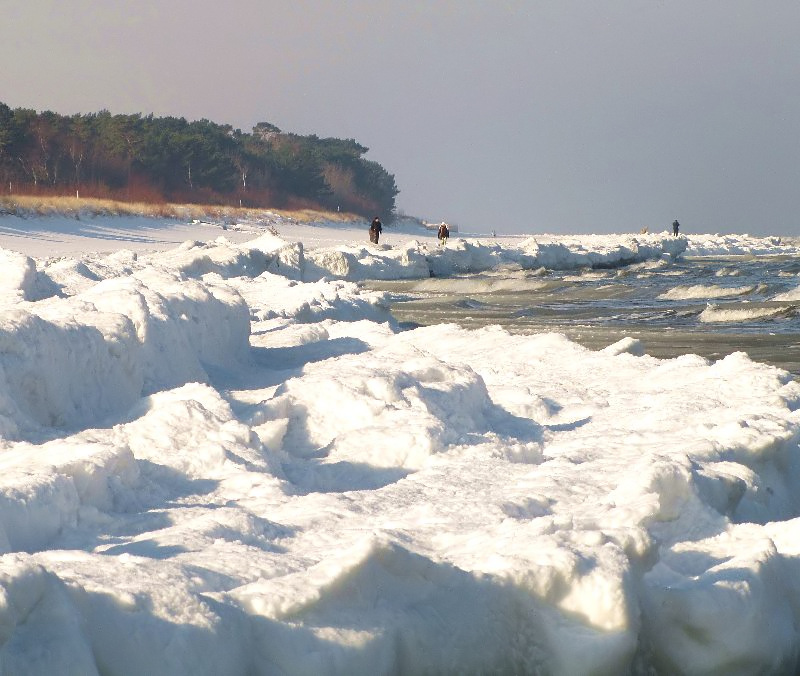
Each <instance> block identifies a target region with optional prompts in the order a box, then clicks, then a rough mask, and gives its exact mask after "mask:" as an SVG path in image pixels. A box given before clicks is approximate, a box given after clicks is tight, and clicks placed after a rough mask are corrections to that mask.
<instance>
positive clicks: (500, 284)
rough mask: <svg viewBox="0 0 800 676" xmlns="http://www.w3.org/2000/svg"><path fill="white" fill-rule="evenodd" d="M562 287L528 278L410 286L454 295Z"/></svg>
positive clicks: (457, 280) (422, 282)
mask: <svg viewBox="0 0 800 676" xmlns="http://www.w3.org/2000/svg"><path fill="white" fill-rule="evenodd" d="M559 286H563V283H562V282H560V281H558V282H553V281H548V280H543V279H532V278H530V277H524V278H520V277H507V278H486V277H451V278H441V277H433V278H430V279H421V280H419V281H417V282H415V283H413V284H412V285H411V286H410V289H411V290H412V291H416V292H423V293H455V294H474V293H496V292H498V291H505V292H526V291H542V290H547V289H553V288H557V287H559Z"/></svg>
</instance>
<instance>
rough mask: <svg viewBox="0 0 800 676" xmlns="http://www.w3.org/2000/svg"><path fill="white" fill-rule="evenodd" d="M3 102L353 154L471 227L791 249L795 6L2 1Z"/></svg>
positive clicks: (417, 207)
mask: <svg viewBox="0 0 800 676" xmlns="http://www.w3.org/2000/svg"><path fill="white" fill-rule="evenodd" d="M0 8H2V10H3V17H4V18H3V21H2V23H0V62H1V63H2V64H3V68H2V69H0V101H2V102H4V103H6V104H7V105H9V106H11V107H12V108H16V107H26V108H34V109H36V110H53V111H55V112H59V113H63V114H73V113H88V112H96V111H99V110H102V109H107V110H109V111H111V112H112V113H136V112H141V113H145V114H147V113H153V114H155V115H175V116H180V117H185V118H187V119H190V120H194V119H202V118H207V119H210V120H213V121H214V122H218V123H220V124H231V125H233V126H234V127H237V128H240V129H242V130H243V131H250V130H251V129H252V127H253V126H254V125H255V124H256V123H258V122H262V121H264V122H271V123H272V124H275V125H277V126H278V127H280V128H281V129H282V130H284V131H287V132H294V133H299V134H317V135H318V136H322V137H327V136H331V137H337V138H354V139H356V140H357V141H358V142H359V143H361V144H363V145H365V146H367V147H368V148H369V149H370V150H369V153H368V154H367V159H371V160H374V161H376V162H379V163H380V164H381V165H383V166H384V167H385V168H386V169H387V170H388V171H389V172H390V173H392V174H393V175H394V176H395V180H396V183H397V186H398V188H399V190H400V193H399V195H398V197H397V207H398V209H399V210H400V211H402V212H404V213H406V214H409V215H413V216H418V217H421V218H426V219H428V220H433V221H439V220H446V221H449V222H451V223H455V224H456V225H458V226H459V227H460V228H461V229H462V230H464V231H483V232H485V231H487V230H489V229H494V230H496V231H498V232H509V233H520V232H554V233H589V232H598V233H607V232H638V231H639V230H640V229H641V228H643V227H648V228H649V229H650V231H655V230H662V229H665V228H667V227H668V226H669V225H670V224H671V223H672V221H673V220H674V219H678V220H679V221H680V222H681V225H682V231H684V232H687V233H690V232H711V233H713V232H721V233H728V232H737V233H745V232H747V233H751V234H762V235H764V234H793V235H798V234H800V208H798V207H800V191H798V186H799V185H800V44H798V42H797V40H796V27H797V26H798V25H800V3H797V2H795V1H794V0H774V1H772V0H770V1H768V2H752V1H745V0H709V1H698V0H671V1H667V0H663V1H659V0H613V1H608V2H597V1H577V0H552V1H532V0H527V1H525V0H520V1H517V0H505V1H498V0H495V1H492V2H489V1H481V0H458V1H456V0H453V1H451V0H440V1H438V2H414V1H410V0H382V1H381V2H374V0H317V1H309V0H268V1H265V0H228V2H226V3H220V2H219V1H218V0H213V1H212V0H191V1H189V0H138V1H137V2H124V1H122V0H106V2H99V1H98V0H72V1H71V2H69V3H63V2H60V0H58V1H57V0H0Z"/></svg>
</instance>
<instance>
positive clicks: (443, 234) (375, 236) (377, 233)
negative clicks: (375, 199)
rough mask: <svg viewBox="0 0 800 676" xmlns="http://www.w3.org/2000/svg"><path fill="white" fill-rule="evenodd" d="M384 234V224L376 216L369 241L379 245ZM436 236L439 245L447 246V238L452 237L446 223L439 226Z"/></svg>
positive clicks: (371, 224) (370, 225)
mask: <svg viewBox="0 0 800 676" xmlns="http://www.w3.org/2000/svg"><path fill="white" fill-rule="evenodd" d="M382 232H383V223H381V219H380V218H378V217H377V216H375V218H373V219H372V223H370V224H369V241H370V242H372V243H373V244H377V243H378V240H379V239H380V238H381V233H382ZM436 236H437V237H438V238H439V244H442V245H445V244H447V238H448V237H450V228H448V227H447V224H446V223H442V224H441V225H440V226H439V232H438V233H436Z"/></svg>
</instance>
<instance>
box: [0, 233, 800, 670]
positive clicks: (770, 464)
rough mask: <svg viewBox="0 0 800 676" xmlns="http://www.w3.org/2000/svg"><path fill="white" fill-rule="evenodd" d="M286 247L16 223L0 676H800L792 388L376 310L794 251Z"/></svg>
mask: <svg viewBox="0 0 800 676" xmlns="http://www.w3.org/2000/svg"><path fill="white" fill-rule="evenodd" d="M15 227H16V226H15ZM274 227H275V229H276V230H277V231H278V233H279V235H280V237H276V236H275V235H273V234H270V233H268V232H264V228H263V227H261V228H260V229H259V228H257V227H255V226H252V225H250V224H233V225H231V224H226V229H225V230H224V231H223V230H222V227H221V225H219V224H201V223H194V224H175V226H174V229H173V230H170V229H169V228H167V229H166V230H162V229H160V228H154V229H153V230H152V231H151V230H150V229H146V228H143V226H142V225H141V224H137V223H132V224H129V225H126V224H125V223H121V222H110V223H106V222H99V221H98V222H95V223H94V224H93V226H92V227H91V228H88V227H87V226H86V225H85V224H84V225H83V226H82V230H81V232H80V233H78V234H76V233H75V232H73V231H71V230H69V229H68V228H66V226H65V228H64V231H63V232H60V233H58V232H57V228H55V226H54V222H53V221H51V222H50V223H49V224H44V225H43V226H41V227H37V228H32V229H31V231H30V233H28V235H25V234H24V233H21V231H20V230H19V229H18V228H16V229H15V228H11V226H10V225H9V224H8V219H7V218H0V233H3V234H2V235H1V236H0V245H2V246H3V250H2V251H0V255H1V256H2V258H3V266H4V270H5V274H4V276H3V282H2V288H0V299H1V300H2V302H3V304H4V307H3V313H2V320H1V322H0V341H1V342H0V344H1V345H2V349H1V350H0V466H1V467H2V473H0V552H2V556H0V627H2V632H0V667H1V668H0V672H3V673H30V674H47V673H59V672H61V673H76V674H99V673H114V674H141V673H149V674H183V673H185V674H209V675H210V674H232V675H239V674H241V675H242V676H244V675H245V674H271V673H276V672H277V673H285V674H311V673H314V674H320V673H331V674H337V673H393V672H396V671H398V670H400V671H403V672H405V673H425V672H428V673H451V672H453V673H459V672H502V671H507V672H510V673H555V674H619V673H626V672H632V673H638V672H643V673H646V672H647V670H648V669H651V668H655V669H659V670H661V671H662V672H685V673H714V672H715V671H716V672H720V671H723V670H725V671H727V672H728V673H730V671H729V670H730V668H731V665H743V666H742V673H745V672H748V671H750V672H751V671H761V672H765V673H786V672H788V673H791V672H792V671H793V670H794V669H796V667H797V664H798V655H799V654H800V635H799V634H798V630H797V628H796V627H798V626H800V587H798V585H797V583H796V579H797V573H798V569H800V555H798V551H797V546H796V543H797V542H798V541H799V539H800V520H798V518H797V517H798V516H800V499H798V497H797V495H798V492H797V490H796V487H797V483H798V480H800V448H798V437H799V436H800V414H799V413H798V411H799V410H800V385H798V384H797V383H796V382H794V381H793V380H792V379H791V378H790V377H789V376H788V374H786V373H785V372H782V371H780V370H778V369H775V368H773V367H769V366H765V365H762V364H758V363H754V362H752V361H751V360H749V359H748V358H747V357H746V356H745V355H743V354H734V355H731V356H729V357H727V358H725V359H723V360H720V361H718V362H716V363H714V364H710V363H708V362H706V361H705V360H703V359H701V358H699V357H696V356H691V355H689V356H684V357H679V358H676V359H671V360H658V359H654V358H652V357H649V356H647V355H643V356H637V355H639V354H641V346H640V345H637V344H636V341H631V340H628V341H621V342H620V343H617V344H616V345H613V346H610V347H609V348H607V349H605V350H602V351H598V352H593V351H589V350H586V349H584V348H581V347H580V346H578V345H576V344H574V343H571V342H570V341H568V340H567V339H566V338H564V337H563V336H559V335H557V334H543V335H537V336H512V335H509V334H508V333H506V332H504V331H502V330H500V329H498V328H496V327H490V328H486V329H482V330H479V331H474V332H470V331H466V330H463V329H460V328H458V327H456V326H452V325H440V326H434V327H429V328H423V329H415V330H412V331H404V332H399V331H398V330H397V329H396V327H394V325H393V322H392V321H391V318H390V316H389V314H388V310H387V308H386V304H385V300H384V296H383V294H381V293H379V292H374V291H366V290H364V289H363V288H361V287H360V286H359V285H358V284H357V283H356V282H357V281H359V280H362V279H367V278H369V279H397V278H403V277H410V276H416V277H421V278H424V277H425V276H429V275H430V274H434V275H447V274H454V273H460V272H470V271H479V270H488V269H491V268H493V267H496V266H498V265H520V266H522V267H525V268H529V269H532V270H533V269H536V268H537V267H539V266H546V267H563V268H565V269H569V268H571V267H582V266H586V265H594V266H597V265H600V266H605V265H619V264H622V263H625V262H632V261H637V260H661V261H663V263H664V264H665V265H668V264H669V261H670V259H671V258H672V257H673V256H675V255H679V254H680V253H682V252H684V251H686V253H687V254H688V253H693V254H694V255H726V253H727V254H733V255H747V254H748V253H762V254H764V253H766V254H775V255H787V254H797V253H798V252H797V250H796V249H793V248H792V247H791V246H790V245H787V244H783V243H780V242H779V241H778V240H774V239H769V238H748V237H745V236H742V237H738V238H737V237H728V238H720V237H718V236H697V237H695V236H690V237H688V238H683V237H681V238H672V237H671V236H668V235H667V234H666V233H662V234H655V235H635V236H623V235H618V236H585V237H568V236H563V237H559V236H537V237H535V238H531V239H528V240H525V239H520V240H519V241H517V240H514V241H509V240H507V239H505V238H502V239H500V238H499V239H498V241H501V242H502V243H501V244H498V243H497V242H496V241H494V240H492V238H478V237H471V236H470V237H453V238H451V241H450V243H449V244H448V246H447V248H445V249H441V248H440V247H438V246H437V244H436V241H435V236H434V234H428V233H426V232H425V231H423V230H419V232H417V230H414V229H413V228H411V227H410V226H409V227H404V228H398V229H396V230H394V231H393V230H392V229H391V228H386V230H385V237H384V238H383V240H382V244H381V245H380V246H378V247H370V246H369V245H368V244H365V243H364V241H363V240H365V239H366V224H364V227H363V228H360V227H344V226H325V225H314V226H310V225H302V224H296V223H283V224H278V225H275V226H274ZM10 230H14V232H13V233H12V234H9V231H10ZM220 235H222V236H224V239H219V236H220ZM9 238H10V239H9ZM178 238H182V239H180V242H183V243H180V244H178V243H177V242H175V241H173V239H178ZM185 240H188V241H185ZM15 242H16V243H23V242H24V244H25V247H28V248H27V249H26V251H27V253H25V252H23V253H15V252H14V251H11V250H10V249H14V247H13V243H15ZM383 242H385V243H386V245H385V246H384V245H383ZM92 243H94V245H95V246H93V247H92V246H91V244H92ZM176 244H177V246H176ZM25 247H19V248H20V249H23V248H25ZM59 247H61V248H59ZM79 249H84V250H86V251H89V250H91V249H95V250H96V249H100V250H103V251H105V253H102V254H99V253H85V254H82V255H76V254H75V253H74V252H75V251H77V250H79ZM698 252H704V253H702V254H698ZM731 618H735V621H734V620H732V619H731Z"/></svg>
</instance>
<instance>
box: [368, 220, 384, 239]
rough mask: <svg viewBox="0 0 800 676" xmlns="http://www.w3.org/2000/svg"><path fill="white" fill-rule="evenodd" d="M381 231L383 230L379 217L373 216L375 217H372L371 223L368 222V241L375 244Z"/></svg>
mask: <svg viewBox="0 0 800 676" xmlns="http://www.w3.org/2000/svg"><path fill="white" fill-rule="evenodd" d="M381 232H383V224H382V223H381V219H380V218H378V217H377V216H375V218H373V219H372V223H370V224H369V241H370V242H372V243H373V244H377V243H378V239H379V238H380V236H381Z"/></svg>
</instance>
